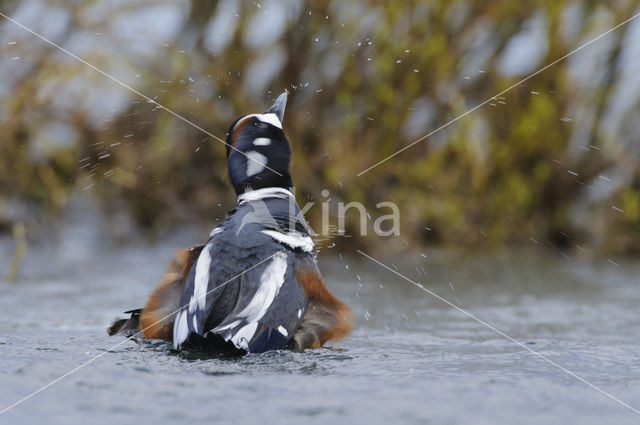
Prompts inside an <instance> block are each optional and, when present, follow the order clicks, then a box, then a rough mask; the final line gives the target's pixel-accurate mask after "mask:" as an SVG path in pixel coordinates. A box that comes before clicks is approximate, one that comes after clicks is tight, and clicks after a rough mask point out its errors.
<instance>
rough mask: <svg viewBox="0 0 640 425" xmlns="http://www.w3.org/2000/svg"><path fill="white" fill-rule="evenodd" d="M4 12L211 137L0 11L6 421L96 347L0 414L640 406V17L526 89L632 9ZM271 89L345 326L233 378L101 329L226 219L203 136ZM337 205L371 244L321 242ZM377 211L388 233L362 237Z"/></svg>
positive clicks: (616, 409) (145, 3)
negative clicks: (279, 102)
mask: <svg viewBox="0 0 640 425" xmlns="http://www.w3.org/2000/svg"><path fill="white" fill-rule="evenodd" d="M0 12H1V13H2V14H3V15H7V16H8V17H10V18H11V19H14V20H16V21H17V22H19V23H20V24H22V25H24V26H26V27H28V28H29V29H31V30H33V31H35V32H37V33H38V34H41V35H42V36H43V37H46V38H47V39H48V40H50V41H51V42H53V43H55V44H57V45H58V46H60V47H61V48H63V49H66V50H67V51H68V52H69V53H72V54H74V55H77V56H78V57H79V58H81V59H82V60H84V61H86V62H87V63H88V64H91V65H92V66H95V67H97V68H99V69H100V70H102V71H104V72H105V73H107V74H108V75H110V76H112V77H113V78H115V79H117V80H119V81H121V82H122V83H124V84H126V85H128V86H129V87H130V88H131V89H133V90H136V91H139V92H140V93H142V94H144V96H148V97H149V98H150V99H153V100H154V101H156V102H158V103H159V104H160V105H163V106H164V107H166V108H168V109H170V110H172V111H174V112H175V113H176V114H179V115H180V116H182V117H184V118H185V119H187V120H189V121H190V122H191V123H193V124H194V125H195V126H198V127H200V128H201V129H203V130H205V131H202V130H199V129H198V128H196V127H195V126H194V125H192V124H189V123H187V122H185V121H184V120H181V119H179V118H177V117H176V116H174V115H172V114H171V113H169V112H167V110H165V109H163V108H162V107H159V106H158V105H157V104H154V103H152V102H149V101H148V100H147V99H145V98H144V97H141V96H140V95H138V94H136V93H134V92H133V91H132V90H129V89H127V88H125V87H123V86H122V85H121V84H118V83H117V82H115V81H113V80H112V79H110V78H109V77H107V76H105V75H103V74H101V73H100V72H98V71H96V70H94V69H92V68H91V67H90V66H88V65H87V64H86V63H82V61H79V60H77V59H75V58H73V57H72V56H70V55H69V54H67V53H65V52H63V51H61V50H60V49H58V48H56V47H54V46H52V45H51V44H48V43H47V42H45V41H43V40H42V39H40V38H38V37H37V36H35V35H34V34H31V33H29V32H28V31H26V30H25V29H23V28H21V27H20V26H18V25H16V24H15V23H13V22H11V21H10V20H8V19H7V18H5V17H3V16H0V312H1V313H0V358H2V368H0V381H1V382H2V385H0V409H3V408H5V407H6V406H10V405H11V404H12V403H15V402H16V401H18V400H20V399H21V398H22V397H24V396H26V395H27V394H31V393H32V392H33V391H34V390H36V389H37V388H42V387H43V386H44V385H49V384H50V383H51V381H52V380H53V379H55V378H58V377H61V376H63V375H64V374H68V372H69V371H76V370H78V365H84V364H88V362H87V360H88V359H90V358H93V359H96V358H97V357H99V356H102V355H104V357H102V358H101V359H99V360H98V361H96V362H94V363H92V364H91V365H90V366H88V367H85V368H82V369H81V370H78V371H77V372H74V373H73V374H71V375H70V376H67V375H64V376H67V377H66V378H64V379H62V380H61V381H60V382H58V383H56V384H55V385H56V386H55V387H54V388H51V389H47V390H46V391H42V393H38V394H36V395H35V396H34V397H33V398H32V399H29V400H26V401H25V402H24V403H23V404H20V405H18V406H16V407H15V408H12V409H11V410H10V411H9V412H7V413H5V414H4V416H2V417H0V422H2V420H5V419H6V420H7V422H6V423H10V424H12V425H14V424H22V423H24V424H32V423H34V422H36V421H37V420H38V419H41V418H46V422H47V423H64V424H82V425H84V424H86V423H106V424H109V425H113V424H114V423H139V422H141V421H140V419H141V418H144V419H145V420H144V421H142V422H148V423H150V422H153V423H155V424H164V423H166V424H175V422H176V421H175V419H176V418H180V419H181V421H180V423H187V421H188V423H220V422H222V423H226V422H229V423H231V422H243V421H244V422H248V421H255V413H256V412H260V415H261V416H260V417H261V418H264V421H265V422H267V423H270V422H273V423H275V422H276V421H279V422H282V418H283V417H286V418H291V420H290V421H289V422H299V423H307V424H311V423H314V424H318V423H328V424H336V423H338V424H339V423H367V424H370V425H373V424H385V425H387V424H389V423H394V424H395V423H411V424H414V423H415V424H423V423H474V424H476V423H477V424H499V423H514V422H516V420H514V418H517V422H518V423H522V424H532V425H534V424H535V425H539V424H541V423H542V424H566V423H580V424H583V425H587V424H593V425H600V424H601V423H615V424H627V423H628V424H636V423H637V416H636V415H635V414H634V412H631V411H629V410H626V409H625V408H624V406H620V405H619V404H617V403H615V402H614V401H612V400H611V399H608V398H606V397H604V396H603V394H601V393H598V392H597V391H595V390H594V388H591V387H589V386H587V385H585V382H589V383H590V385H592V384H591V383H593V387H596V388H598V389H600V388H602V390H601V391H602V392H605V393H606V392H610V394H612V395H613V396H615V397H620V399H619V400H618V399H616V400H618V401H620V400H623V401H624V402H628V403H629V405H625V406H627V407H629V406H635V408H639V407H638V406H640V367H639V365H640V354H639V353H640V350H639V347H638V341H640V315H638V313H637V312H638V308H637V306H638V304H640V291H638V287H637V286H638V276H639V275H640V261H639V260H640V256H639V254H640V119H638V117H639V116H640V115H639V112H640V16H638V18H637V19H633V20H631V21H630V22H628V23H627V24H625V25H622V26H620V27H619V28H617V29H615V30H614V31H611V32H610V33H609V34H607V35H606V36H604V37H602V38H600V39H598V40H597V41H594V42H592V43H590V44H588V45H587V46H586V47H584V48H583V49H580V50H579V51H577V52H575V53H573V54H571V55H569V56H568V57H567V58H566V59H564V60H561V61H558V62H557V63H555V64H554V65H553V66H550V67H548V68H547V69H545V70H544V71H542V72H540V73H538V74H536V75H534V76H532V77H531V78H528V77H530V76H531V75H532V74H534V73H536V71H537V70H540V69H542V68H544V67H546V66H547V65H548V64H552V63H553V62H554V61H557V60H558V59H560V58H563V57H564V56H565V55H567V54H568V53H570V52H572V51H574V49H576V48H578V47H580V46H583V45H585V43H588V42H590V41H591V40H593V39H595V38H596V37H598V36H599V35H601V34H603V33H605V32H607V31H609V30H611V29H612V28H614V27H616V26H617V25H618V24H621V23H623V22H625V21H627V20H629V19H630V18H631V17H633V16H634V15H636V14H639V13H640V2H639V1H638V0H608V1H604V0H593V1H591V0H573V1H572V0H566V1H546V2H533V1H529V2H527V1H480V0H477V1H472V0H457V1H456V0H447V1H445V0H428V1H400V0H389V1H375V0H356V1H345V0H342V1H339V0H331V1H315V0H312V1H302V0H286V1H270V0H256V1H232V0H221V1H211V0H200V1H179V0H136V1H131V0H127V1H124V0H93V1H69V0H13V1H11V0H0ZM525 79H526V80H525ZM523 80H525V81H524V82H522V81H523ZM519 82H522V84H518V83H519ZM514 85H516V86H514ZM285 89H287V90H288V91H289V92H290V97H289V104H288V108H287V112H286V115H285V122H284V129H285V131H286V133H287V135H288V138H289V140H290V141H291V142H292V145H293V151H294V153H293V161H292V164H291V174H292V176H293V181H294V183H295V185H296V197H297V199H298V202H299V203H300V205H301V206H302V207H304V206H305V205H306V204H307V203H308V202H315V204H314V206H313V207H312V208H310V209H309V210H308V211H307V214H306V215H307V219H308V221H309V223H310V224H311V226H312V227H313V228H314V229H315V230H316V231H317V232H319V233H323V234H321V235H320V236H319V237H318V238H317V245H316V246H317V248H318V250H319V255H318V263H319V266H320V269H321V270H322V273H323V276H324V278H325V281H326V283H327V286H328V287H329V288H330V290H331V291H332V292H333V293H334V294H335V295H336V296H337V297H338V298H340V299H341V300H343V301H345V302H346V303H347V304H349V305H350V306H351V307H352V308H353V312H354V318H355V323H354V330H353V333H352V334H351V335H350V336H349V338H347V339H346V340H344V341H340V342H336V343H331V344H329V347H327V348H323V349H318V350H307V351H305V352H303V353H296V352H274V353H268V354H265V355H256V356H246V357H244V358H242V359H238V360H235V361H230V360H223V359H207V360H198V359H189V358H188V357H187V358H183V357H182V356H180V355H173V354H175V353H173V354H172V351H171V344H168V343H167V344H166V343H161V342H150V341H147V342H141V343H139V344H137V343H134V342H132V341H126V340H123V339H122V338H114V337H108V336H107V334H106V332H105V328H106V327H107V326H108V324H110V323H111V322H112V321H113V320H114V318H116V317H118V316H119V317H122V313H121V312H122V311H126V310H128V309H133V308H137V307H140V306H143V305H144V304H145V302H146V301H147V297H148V295H149V293H150V291H151V289H152V288H153V286H154V284H155V283H157V282H158V281H160V279H161V277H162V275H163V273H164V271H165V268H166V266H167V264H168V262H169V260H170V259H171V258H172V256H173V255H174V250H175V249H178V248H184V247H188V246H190V245H192V244H198V243H202V242H204V241H205V240H206V238H207V235H208V234H209V231H210V229H211V228H212V227H214V226H215V225H217V223H218V222H220V221H221V220H223V219H224V218H225V214H226V212H227V211H229V210H230V209H232V208H233V207H234V205H235V202H236V199H235V194H234V191H233V189H232V188H231V186H230V185H229V181H228V177H227V170H226V161H225V148H224V145H223V143H221V142H220V141H218V140H216V139H215V137H217V138H221V139H224V138H225V134H226V131H227V129H228V128H229V125H230V124H231V123H232V122H233V121H234V120H235V119H236V118H237V117H239V116H241V115H245V114H248V113H254V112H262V111H264V110H265V109H266V108H267V107H268V106H269V105H270V104H271V103H272V102H273V100H274V99H275V98H276V96H277V95H278V94H279V93H281V92H282V91H284V90H285ZM505 90H506V91H505ZM502 92H504V93H503V94H500V93H502ZM484 102H486V104H484V105H483V103H484ZM478 105H483V106H481V107H479V108H477V109H475V110H473V111H472V112H470V113H469V114H468V115H465V116H464V117H462V118H460V119H458V120H456V121H455V122H453V123H451V125H448V126H446V127H444V128H441V127H442V126H443V125H445V124H446V123H448V122H450V121H451V120H454V119H456V118H457V117H459V116H461V115H463V114H465V113H466V112H467V111H470V110H471V109H473V108H475V107H476V106H478ZM207 133H208V134H207ZM432 133H433V134H432ZM211 135H214V136H215V137H212V136H211ZM426 135H429V137H427V138H426V139H424V140H422V141H420V142H418V143H416V144H415V145H413V146H412V147H410V148H408V149H406V150H404V151H403V152H401V153H400V154H398V155H396V156H394V157H393V158H391V159H389V160H388V161H385V162H383V163H381V164H380V165H378V166H376V167H374V168H372V169H370V170H369V171H367V172H364V173H362V172H363V171H364V170H367V169H369V168H370V167H371V166H372V165H374V164H376V163H378V162H380V161H382V160H384V159H385V158H387V157H388V156H389V155H391V154H393V153H395V152H397V151H398V150H400V149H403V148H404V147H407V146H409V145H411V144H413V143H414V142H416V141H417V140H419V139H421V138H423V137H425V136H426ZM359 174H360V175H359ZM358 175H359V176H358ZM355 201H357V202H361V203H362V204H363V205H364V206H365V207H366V209H367V213H368V214H369V215H368V216H367V217H366V220H367V222H366V223H367V225H368V227H367V230H368V234H367V235H366V236H363V235H360V231H359V230H360V229H359V228H360V225H361V224H360V216H359V214H358V211H357V210H356V209H350V210H348V212H347V214H346V229H345V233H344V234H340V233H339V232H338V231H337V229H336V225H337V224H338V223H339V217H338V212H337V211H338V209H337V205H338V203H339V202H344V203H347V202H355ZM381 202H393V203H395V204H397V206H398V207H399V211H400V232H399V235H390V236H379V235H376V234H375V233H374V232H373V230H374V224H375V222H376V220H377V219H378V218H380V217H381V216H383V215H388V214H390V212H391V211H390V210H389V208H377V207H376V206H377V204H378V203H381ZM323 205H328V206H329V208H328V210H327V211H328V212H329V216H330V225H329V226H327V227H328V229H323V226H322V224H323V223H322V221H323V210H325V209H324V208H323ZM323 230H328V231H329V232H328V234H326V233H324V232H323ZM356 249H360V250H362V251H363V252H366V253H368V254H369V255H371V256H372V257H374V258H378V259H380V261H381V262H382V263H384V264H385V265H387V266H388V268H389V270H386V269H384V268H383V267H381V266H380V265H378V264H376V263H374V262H373V261H371V260H369V259H366V258H365V257H363V256H361V255H360V254H358V253H357V252H356ZM392 271H397V273H400V274H402V275H406V276H407V277H408V278H409V279H412V280H413V281H415V282H420V283H421V284H423V285H424V286H423V288H425V289H426V288H429V289H428V290H429V291H432V294H433V293H435V294H438V296H439V297H443V299H445V300H447V301H449V302H450V303H452V304H454V305H456V306H460V308H461V309H465V311H466V310H468V311H470V312H471V314H473V315H475V316H476V317H478V318H480V320H482V321H486V322H482V324H481V323H478V322H476V321H473V320H471V319H470V318H469V317H467V316H464V315H462V314H461V313H460V312H459V311H457V310H455V309H453V308H451V307H450V306H449V305H446V304H444V303H443V302H441V301H440V300H437V299H435V298H434V297H433V296H431V295H432V294H427V293H425V292H421V291H419V290H418V288H415V287H414V286H413V285H411V283H409V282H407V281H406V280H404V279H402V278H401V277H400V276H398V275H394V274H393V273H392ZM12 282H17V284H14V283H12ZM483 324H490V325H491V326H495V329H498V330H499V332H504V334H502V335H499V334H497V333H495V332H494V329H493V328H491V329H490V328H487V327H485V326H483ZM504 335H509V337H510V338H513V340H511V341H510V340H508V339H505V338H503V336H504ZM514 340H515V341H519V342H521V343H522V344H526V347H532V348H531V349H532V350H536V352H538V353H541V356H547V357H548V358H549V359H553V361H554V362H557V365H561V366H562V367H563V368H566V369H565V372H566V371H567V370H569V371H571V372H572V373H575V374H576V375H577V376H579V377H580V379H584V382H581V381H579V380H578V379H575V378H574V377H570V376H568V375H566V374H565V373H564V372H563V371H561V370H559V369H557V368H556V367H553V366H551V365H549V364H548V363H545V362H543V361H542V360H541V359H540V358H536V357H535V356H533V355H532V353H530V352H529V351H527V350H523V349H522V347H524V346H516V345H515V344H514V343H513V341H514ZM121 343H122V345H120V344H121ZM115 344H118V345H115ZM94 356H95V357H94ZM248 389H249V390H248ZM247 400H250V401H251V403H252V404H251V405H252V408H251V409H247V408H246V401H247ZM203 406H208V408H203ZM634 411H635V413H637V410H634ZM1 415H2V413H0V416H1ZM456 418H458V419H456ZM603 418H604V419H603ZM245 419H246V420H245ZM205 421H206V422H205ZM40 422H42V421H40ZM2 423H4V422H2Z"/></svg>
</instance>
